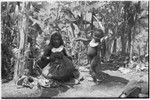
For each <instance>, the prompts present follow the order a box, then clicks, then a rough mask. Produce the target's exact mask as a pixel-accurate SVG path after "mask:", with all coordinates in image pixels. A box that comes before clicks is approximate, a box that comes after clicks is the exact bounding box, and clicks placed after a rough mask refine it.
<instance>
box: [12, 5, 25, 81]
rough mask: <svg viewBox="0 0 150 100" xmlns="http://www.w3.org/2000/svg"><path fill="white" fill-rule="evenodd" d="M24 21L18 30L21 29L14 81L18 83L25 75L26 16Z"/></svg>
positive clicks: (20, 21)
mask: <svg viewBox="0 0 150 100" xmlns="http://www.w3.org/2000/svg"><path fill="white" fill-rule="evenodd" d="M24 6H25V4H24V3H23V6H22V7H23V8H22V11H24ZM21 17H22V19H21V20H19V21H18V29H19V36H18V37H19V41H18V42H19V52H18V54H17V59H18V60H17V61H16V65H15V69H14V80H15V81H17V80H18V78H19V77H21V76H22V75H23V73H24V64H25V59H24V50H25V31H26V16H25V15H24V14H23V15H21Z"/></svg>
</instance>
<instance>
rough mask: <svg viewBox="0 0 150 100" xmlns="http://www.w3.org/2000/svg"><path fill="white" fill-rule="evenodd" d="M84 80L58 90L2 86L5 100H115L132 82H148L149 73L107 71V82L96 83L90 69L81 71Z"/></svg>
mask: <svg viewBox="0 0 150 100" xmlns="http://www.w3.org/2000/svg"><path fill="white" fill-rule="evenodd" d="M80 72H81V75H82V76H83V77H84V80H83V81H82V82H81V83H80V84H78V85H74V86H69V85H64V86H60V87H57V88H41V89H39V88H36V87H35V88H33V89H29V88H18V87H17V86H16V85H15V84H14V82H13V81H11V82H9V83H4V84H2V97H3V98H113V97H118V96H119V95H120V93H121V92H122V90H123V89H124V87H125V86H126V84H127V83H128V82H129V81H130V80H138V79H140V78H142V79H143V80H144V81H148V72H141V71H140V72H137V71H134V70H132V71H131V72H129V73H127V74H123V73H121V72H120V71H118V70H115V71H114V70H105V71H103V72H105V73H107V74H109V75H111V77H109V79H107V81H105V82H100V83H99V84H96V83H94V82H93V81H92V80H91V76H90V75H89V70H88V68H86V67H84V66H82V67H81V69H80Z"/></svg>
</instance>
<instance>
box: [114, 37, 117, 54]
mask: <svg viewBox="0 0 150 100" xmlns="http://www.w3.org/2000/svg"><path fill="white" fill-rule="evenodd" d="M116 49H117V39H115V40H114V46H113V53H116V51H117V50H116Z"/></svg>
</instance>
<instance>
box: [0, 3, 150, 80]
mask: <svg viewBox="0 0 150 100" xmlns="http://www.w3.org/2000/svg"><path fill="white" fill-rule="evenodd" d="M148 9H149V8H148V2H146V1H134V2H132V1H56V2H54V1H53V2H51V1H49V2H48V1H45V2H44V1H43V2H1V40H2V42H1V47H2V50H1V54H2V67H1V71H2V79H4V81H6V80H12V79H14V80H17V79H18V78H19V77H20V76H22V75H23V72H24V69H26V68H27V69H29V70H30V71H31V70H32V69H33V67H34V64H35V62H36V61H37V60H38V59H39V58H40V57H41V56H42V54H43V50H44V49H45V48H46V46H47V45H48V43H49V39H50V35H51V33H52V32H53V31H54V30H58V31H60V32H61V34H62V37H63V40H64V42H65V47H66V49H67V53H68V54H69V55H71V56H72V57H73V62H74V64H75V65H76V66H81V65H86V64H87V56H86V52H87V46H88V43H89V40H91V38H92V33H93V32H94V31H95V30H96V29H102V30H103V31H104V37H106V39H105V42H106V54H105V60H106V62H105V63H106V64H108V63H109V64H110V63H111V64H112V65H115V66H117V65H119V66H122V65H125V66H127V67H131V68H133V67H134V66H135V65H138V64H140V67H142V64H144V65H145V64H146V63H148V30H149V28H148V16H149V12H148ZM120 64H122V65H120Z"/></svg>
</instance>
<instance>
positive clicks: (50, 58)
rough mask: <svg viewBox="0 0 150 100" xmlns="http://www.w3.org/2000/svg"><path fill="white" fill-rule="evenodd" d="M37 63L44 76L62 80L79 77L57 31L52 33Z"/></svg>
mask: <svg viewBox="0 0 150 100" xmlns="http://www.w3.org/2000/svg"><path fill="white" fill-rule="evenodd" d="M38 65H39V66H41V68H43V70H42V75H43V76H44V77H46V78H50V79H54V80H57V81H61V82H64V81H69V80H71V79H73V78H77V77H79V72H78V70H77V69H76V68H75V67H74V65H73V63H72V59H71V57H70V56H68V55H67V53H66V50H65V48H64V42H63V39H62V36H61V34H60V33H59V32H58V31H55V32H53V33H52V35H51V38H50V44H49V45H48V47H47V49H46V50H45V52H44V55H43V56H42V58H41V60H40V61H39V62H38Z"/></svg>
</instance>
